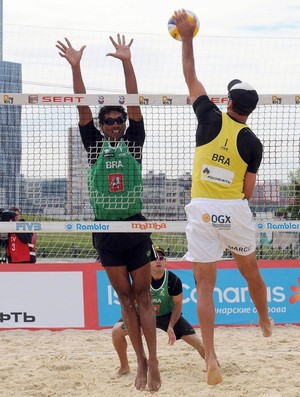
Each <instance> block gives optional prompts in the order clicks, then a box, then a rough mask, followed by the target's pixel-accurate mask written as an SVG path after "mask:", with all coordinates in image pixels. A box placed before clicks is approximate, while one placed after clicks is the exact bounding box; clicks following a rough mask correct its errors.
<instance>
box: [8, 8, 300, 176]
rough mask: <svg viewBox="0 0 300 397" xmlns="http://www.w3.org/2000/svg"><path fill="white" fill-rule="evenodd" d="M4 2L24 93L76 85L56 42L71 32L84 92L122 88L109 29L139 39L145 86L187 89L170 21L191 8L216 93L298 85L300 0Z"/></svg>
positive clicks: (202, 63) (197, 45)
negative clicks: (233, 86) (236, 86)
mask: <svg viewBox="0 0 300 397" xmlns="http://www.w3.org/2000/svg"><path fill="white" fill-rule="evenodd" d="M3 7H4V9H3V31H4V46H3V59H4V60H5V61H11V62H18V63H21V64H22V80H23V92H24V93H71V92H72V78H71V72H70V67H69V65H68V64H67V62H66V60H64V59H63V58H61V57H59V55H58V51H57V49H56V47H55V43H56V41H57V40H63V39H64V37H68V38H69V39H70V41H71V42H72V44H73V46H74V47H75V48H78V49H79V48H80V47H81V46H82V45H86V46H87V47H86V49H85V51H84V55H83V59H82V71H83V77H84V81H85V84H86V88H87V93H99V94H101V93H124V77H123V72H122V68H121V65H120V62H119V60H116V59H114V58H112V57H107V56H106V54H107V53H108V52H111V51H113V48H112V45H111V42H110V41H109V39H108V37H109V35H112V36H114V37H115V36H116V33H121V34H125V35H126V38H127V40H129V39H130V38H134V42H133V45H132V47H131V52H132V59H133V64H134V66H135V70H136V75H137V78H138V85H139V92H140V93H143V94H147V93H148V94H168V93H170V94H187V87H186V85H185V82H184V79H183V74H182V66H181V45H180V42H178V41H176V40H174V39H173V38H171V36H170V35H169V34H168V30H167V22H168V19H169V18H170V17H171V15H172V13H173V12H174V10H177V9H182V8H185V9H187V10H191V11H193V12H194V13H195V14H196V15H197V16H198V18H199V20H200V30H199V33H198V35H197V36H196V37H195V39H194V49H195V62H196V70H197V75H198V77H199V78H200V80H201V81H202V82H203V83H204V85H205V88H206V89H207V92H208V93H209V94H221V95H224V94H225V95H226V86H227V83H228V82H229V81H230V80H232V79H233V78H240V79H241V80H244V81H248V82H249V83H251V84H252V85H253V86H254V87H255V88H256V89H257V91H258V93H259V94H272V95H273V94H275V95H277V94H296V95H299V94H300V78H299V71H300V56H299V54H300V1H299V0H272V1H271V0H251V1H249V0H214V1H201V0H114V1H111V2H110V1H104V0H84V2H78V1H75V0H48V1H45V0H22V1H20V0H3ZM68 123H69V125H70V123H71V122H70V121H68ZM191 139H192V138H191ZM268 139H269V138H268ZM270 139H271V138H270ZM191 142H193V141H192V140H191ZM296 144H297V142H296ZM192 145H193V144H191V146H192ZM292 146H293V145H292ZM157 150H158V148H157ZM296 155H297V153H296ZM61 157H62V158H64V157H65V156H64V153H62V155H61ZM183 157H184V155H183ZM282 157H283V160H282V161H285V162H286V161H287V160H286V158H287V156H286V153H282ZM296 157H297V156H296ZM280 161H281V160H280ZM296 161H298V162H299V159H298V160H297V158H296ZM291 166H292V165H291ZM58 168H59V166H58ZM184 168H185V166H183V169H184ZM275 173H276V172H275ZM58 174H59V173H58ZM273 174H274V172H273ZM286 174H287V172H286Z"/></svg>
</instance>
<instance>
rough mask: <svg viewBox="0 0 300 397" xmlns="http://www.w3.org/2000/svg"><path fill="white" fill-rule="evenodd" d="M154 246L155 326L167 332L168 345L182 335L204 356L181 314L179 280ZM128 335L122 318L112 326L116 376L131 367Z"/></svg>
mask: <svg viewBox="0 0 300 397" xmlns="http://www.w3.org/2000/svg"><path fill="white" fill-rule="evenodd" d="M155 249H156V253H157V258H156V259H155V260H152V261H151V287H150V290H151V296H152V303H153V305H154V310H155V314H156V328H159V329H162V330H163V331H165V332H167V334H168V336H169V344H170V345H174V343H175V342H176V340H178V339H182V340H184V341H185V342H186V343H188V344H189V345H191V346H192V347H193V348H194V349H196V350H197V351H198V353H199V354H200V356H201V357H202V358H203V359H204V357H205V352H204V348H203V345H202V342H201V339H200V337H199V336H198V335H197V334H196V331H195V330H194V328H193V327H192V326H191V324H190V323H189V322H188V321H187V320H186V319H185V318H184V317H183V316H182V314H181V312H182V298H183V292H182V282H181V280H180V278H179V277H178V276H176V275H175V274H174V273H173V272H171V271H170V270H167V269H165V266H166V255H165V251H164V250H163V249H162V248H161V247H156V248H155ZM162 291H164V293H162ZM137 310H138V309H137ZM127 335H128V333H127V330H126V327H125V324H124V322H123V321H122V319H121V320H120V321H118V322H117V323H116V324H115V325H114V327H113V329H112V341H113V345H114V347H115V349H116V352H117V354H118V357H119V360H120V367H119V368H118V371H117V375H119V376H121V375H124V374H126V373H127V372H129V371H130V368H129V363H128V358H127V341H126V336H127Z"/></svg>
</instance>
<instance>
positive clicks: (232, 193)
mask: <svg viewBox="0 0 300 397" xmlns="http://www.w3.org/2000/svg"><path fill="white" fill-rule="evenodd" d="M243 128H247V125H246V124H241V123H238V122H236V121H235V120H233V119H232V118H230V117H229V116H228V115H227V114H226V113H222V127H221V130H220V132H219V134H218V135H217V136H216V137H215V138H214V139H213V140H212V141H210V142H208V143H206V144H204V145H201V146H197V147H196V149H195V155H194V166H193V174H192V191H191V196H192V198H200V197H201V198H215V199H224V200H226V199H239V198H242V197H244V193H243V185H244V176H245V173H246V171H247V163H246V162H245V161H244V160H243V159H242V157H241V156H240V154H239V151H238V147H237V137H238V134H239V132H240V131H241V130H242V129H243Z"/></svg>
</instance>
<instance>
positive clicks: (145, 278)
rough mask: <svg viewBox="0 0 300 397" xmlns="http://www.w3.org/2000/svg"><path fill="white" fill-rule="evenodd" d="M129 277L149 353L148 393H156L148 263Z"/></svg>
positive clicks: (154, 340) (156, 368) (157, 372)
mask: <svg viewBox="0 0 300 397" xmlns="http://www.w3.org/2000/svg"><path fill="white" fill-rule="evenodd" d="M131 277H132V280H133V289H134V295H135V299H136V302H137V305H138V307H139V315H140V324H141V328H142V331H143V334H144V337H145V340H146V344H147V347H148V352H149V360H148V376H147V385H148V389H149V390H150V391H157V390H158V389H159V388H160V385H161V379H160V373H159V369H158V359H157V348H156V319H155V313H154V309H153V304H152V299H151V294H150V281H151V265H150V262H149V263H147V264H146V265H144V266H142V267H140V268H138V269H136V270H134V271H132V272H131Z"/></svg>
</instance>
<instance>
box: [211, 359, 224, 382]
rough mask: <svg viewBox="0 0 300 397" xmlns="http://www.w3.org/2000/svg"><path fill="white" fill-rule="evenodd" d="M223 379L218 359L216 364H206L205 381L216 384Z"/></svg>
mask: <svg viewBox="0 0 300 397" xmlns="http://www.w3.org/2000/svg"><path fill="white" fill-rule="evenodd" d="M222 380H223V378H222V374H221V371H220V365H219V363H218V361H217V362H216V364H213V365H210V366H207V383H208V384H209V385H217V384H218V383H221V382H222Z"/></svg>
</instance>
